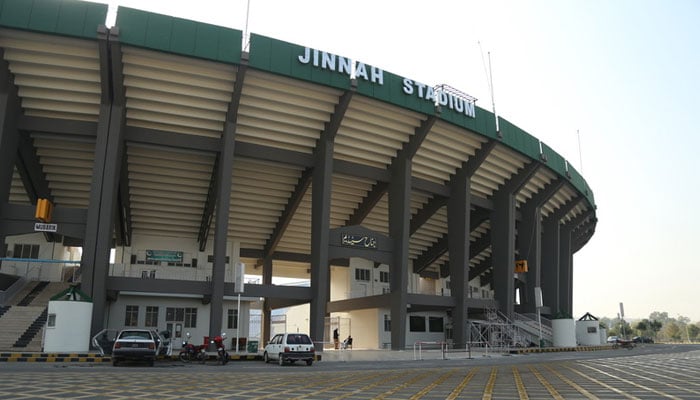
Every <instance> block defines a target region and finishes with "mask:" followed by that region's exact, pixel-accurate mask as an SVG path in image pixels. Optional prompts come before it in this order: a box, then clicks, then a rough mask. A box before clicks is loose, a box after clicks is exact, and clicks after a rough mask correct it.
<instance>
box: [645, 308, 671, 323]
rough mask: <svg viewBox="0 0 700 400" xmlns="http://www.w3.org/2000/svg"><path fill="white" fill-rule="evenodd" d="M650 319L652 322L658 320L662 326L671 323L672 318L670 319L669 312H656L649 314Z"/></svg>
mask: <svg viewBox="0 0 700 400" xmlns="http://www.w3.org/2000/svg"><path fill="white" fill-rule="evenodd" d="M649 319H650V320H656V321H659V322H661V323H662V324H665V323H666V322H669V320H670V319H671V318H669V316H668V313H667V312H665V311H664V312H658V311H654V312H653V313H651V314H649Z"/></svg>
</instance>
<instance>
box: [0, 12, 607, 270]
mask: <svg viewBox="0 0 700 400" xmlns="http://www.w3.org/2000/svg"><path fill="white" fill-rule="evenodd" d="M106 10H107V9H106V6H105V5H101V4H94V3H83V2H77V1H69V0H64V1H55V2H49V1H46V2H12V3H9V2H6V3H5V7H4V8H3V9H2V13H1V14H0V26H1V29H0V48H1V49H2V60H3V61H4V62H5V63H6V68H8V69H9V72H11V74H12V76H13V77H14V83H15V85H16V87H17V88H18V94H19V97H20V100H21V106H22V110H23V114H22V116H21V118H20V121H19V124H18V125H19V126H20V129H22V130H23V131H25V132H27V133H28V134H27V137H28V138H29V139H30V140H29V141H28V143H29V144H28V145H29V146H31V149H33V150H34V151H35V154H36V160H35V161H36V164H37V165H38V166H40V169H41V172H43V175H44V177H45V182H44V183H45V185H46V186H47V187H48V190H49V191H50V195H51V197H52V198H53V200H54V203H55V204H56V205H57V206H64V207H78V208H86V207H87V206H88V203H89V197H90V182H91V179H92V165H93V161H94V157H95V154H94V143H95V132H96V126H97V123H98V118H99V117H100V107H101V105H102V104H105V103H107V102H115V103H117V104H121V105H123V106H124V107H125V109H126V120H125V137H126V151H125V157H124V163H123V165H124V166H123V171H122V175H123V176H122V181H121V184H120V196H121V201H120V204H121V207H120V209H119V210H118V211H117V212H118V215H119V219H120V223H117V227H116V229H115V237H116V239H117V242H118V243H119V244H127V245H128V243H129V241H130V238H131V235H155V236H167V237H184V238H191V239H197V240H199V242H200V245H202V246H203V245H204V244H205V243H206V241H207V234H208V231H209V230H210V229H212V230H213V228H212V224H213V222H212V221H213V217H212V216H213V215H214V214H215V212H216V210H215V207H214V206H213V201H214V196H213V195H212V193H213V191H214V189H215V188H216V185H217V182H216V165H217V162H218V160H217V155H216V154H217V151H218V149H219V142H220V138H221V135H222V132H223V130H224V126H225V125H226V124H227V123H235V124H236V133H235V140H236V145H235V149H236V150H235V153H236V158H235V161H234V165H233V170H232V182H233V185H232V188H231V206H230V210H229V211H230V214H229V215H230V218H229V230H228V236H229V240H233V241H239V242H240V243H241V248H242V249H243V250H242V254H243V255H247V256H248V257H250V258H262V257H264V256H270V255H271V254H273V253H275V254H278V255H280V257H278V258H279V259H286V260H287V264H288V265H289V266H292V267H293V266H294V265H296V264H295V261H300V262H302V264H303V261H304V257H303V256H300V255H304V254H309V252H310V240H311V228H310V218H311V190H310V186H311V179H310V176H311V168H312V165H313V154H314V150H315V148H316V143H317V141H318V140H319V139H320V137H321V135H322V132H324V129H325V128H326V127H327V126H328V124H332V123H337V124H338V126H337V128H338V129H337V133H336V135H335V139H334V174H333V178H332V184H333V188H332V194H331V215H330V219H331V221H330V227H331V228H336V227H339V226H344V225H353V224H360V223H361V224H362V225H364V226H366V227H368V228H370V229H373V230H376V231H379V232H383V233H387V232H388V202H387V182H388V181H389V180H390V177H391V174H390V170H391V166H392V162H394V160H395V159H396V157H397V154H399V152H401V151H408V152H410V154H411V155H412V195H411V211H412V216H413V217H412V218H413V219H412V224H411V239H410V257H411V259H413V260H414V261H415V260H417V259H420V258H421V257H424V256H425V254H426V252H428V251H429V250H430V249H433V248H435V246H436V245H438V244H439V243H440V240H441V239H442V238H443V237H445V236H446V234H447V211H446V201H445V199H446V198H447V197H448V196H449V191H450V187H449V183H450V180H451V179H452V177H453V176H455V174H457V173H458V172H459V171H460V170H461V169H462V168H465V165H467V164H468V162H469V161H470V160H472V159H473V158H474V157H481V156H482V153H480V151H481V150H482V149H485V148H488V149H489V150H490V151H488V152H486V153H484V155H485V158H484V160H483V162H482V163H480V164H478V165H479V166H478V168H477V169H476V171H474V174H473V176H472V179H471V183H472V185H471V196H472V204H473V206H474V207H475V211H478V210H476V209H484V210H488V209H489V208H490V207H492V199H493V197H494V196H495V195H496V194H497V193H498V191H499V190H501V189H502V188H503V187H504V186H505V185H506V184H507V183H508V182H509V181H510V180H511V179H513V178H514V177H518V176H519V174H522V173H527V174H528V175H527V179H526V180H525V183H524V184H523V185H522V186H521V188H520V190H519V192H517V194H516V201H517V207H522V206H523V205H524V204H526V203H527V202H528V201H530V200H531V199H533V198H534V197H536V196H537V195H538V193H543V192H544V191H545V190H552V189H551V188H553V187H554V188H556V190H555V191H554V192H553V195H551V196H550V197H548V200H547V201H546V202H545V203H544V205H543V206H542V215H543V217H544V218H547V217H548V216H550V215H556V216H557V217H560V218H561V221H562V223H565V222H567V221H571V220H576V219H577V218H579V219H582V221H578V220H577V223H578V222H580V223H581V229H580V233H579V236H578V238H577V241H576V242H575V246H577V247H576V249H578V248H580V247H582V246H583V245H584V244H585V243H586V242H587V241H588V239H589V238H590V237H591V236H592V234H593V232H594V229H595V223H596V219H595V203H594V199H593V193H592V191H591V190H590V189H589V187H588V185H587V183H586V181H585V180H584V179H583V177H582V176H581V175H580V174H579V173H578V172H577V171H576V170H575V169H574V168H573V167H572V166H571V165H570V164H569V163H568V162H567V161H566V160H565V159H564V158H563V157H561V156H560V155H559V154H557V153H556V152H555V151H554V150H552V149H551V148H550V147H549V146H547V145H546V144H545V143H542V142H540V141H539V140H538V139H537V138H535V137H534V136H531V135H530V134H528V133H526V132H524V131H522V130H521V129H519V128H518V127H516V126H515V125H513V124H511V123H509V122H508V121H506V120H504V119H500V124H499V125H500V131H499V132H496V127H495V120H494V116H493V114H491V113H490V112H488V111H486V110H484V109H482V108H479V107H478V106H476V105H475V104H474V103H473V102H472V100H473V99H470V98H466V97H460V96H459V94H451V93H448V92H447V91H445V90H440V89H439V88H436V87H432V86H429V85H424V84H422V83H420V82H415V81H413V80H411V79H409V78H404V77H401V76H398V75H394V74H391V73H389V72H387V71H383V70H381V69H379V68H377V67H374V66H371V65H368V64H363V63H354V62H353V61H352V60H348V59H346V58H344V57H341V56H338V55H334V54H331V53H326V52H322V51H318V50H315V49H309V48H305V47H302V46H299V45H295V44H290V43H286V42H283V41H279V40H276V39H272V38H268V37H264V36H259V35H252V36H251V39H250V47H249V52H242V51H241V49H242V45H241V44H242V35H241V32H240V31H237V30H233V29H228V28H223V27H217V26H212V25H208V24H203V23H199V22H194V21H188V20H183V19H179V18H174V17H169V16H164V15H158V14H152V13H147V12H143V11H139V10H134V9H130V8H123V7H120V8H119V10H118V17H117V22H116V26H115V27H114V28H111V29H106V28H104V26H102V27H101V28H99V29H98V26H99V25H100V24H103V23H104V20H105V17H106ZM241 68H246V73H245V75H244V76H245V78H244V79H243V80H242V82H237V76H241V74H238V72H239V69H241ZM237 84H239V85H241V86H240V91H239V92H238V93H239V95H238V94H236V90H235V88H236V85H237ZM436 97H437V98H438V101H439V102H440V103H441V104H440V106H439V107H436V105H435V98H436ZM234 103H235V104H237V106H238V107H237V108H236V112H235V115H231V109H232V107H231V105H232V104H234ZM339 109H342V112H343V113H342V115H343V117H342V119H339V120H337V121H334V115H337V111H338V110H339ZM533 165H535V166H537V168H532V166H533ZM548 188H549V189H548ZM10 200H11V201H12V202H20V203H31V202H32V201H33V200H35V199H33V198H32V195H31V194H30V191H28V190H27V189H26V185H25V184H24V183H23V180H22V173H21V171H18V170H16V171H15V176H14V180H13V186H12V191H11V199H10ZM560 214H561V215H560ZM473 228H474V229H473V230H472V242H473V243H477V242H478V241H479V239H480V238H481V237H483V236H484V235H486V234H487V233H488V232H489V221H488V219H484V220H483V221H480V223H479V224H478V225H477V226H474V227H473ZM281 255H286V256H284V257H283V256H281ZM295 255H296V256H295ZM489 257H490V249H489V248H488V246H486V247H485V248H483V249H481V251H480V253H478V254H475V255H474V257H473V258H472V264H473V265H478V264H479V263H481V262H483V261H484V260H487V259H489ZM433 258H434V259H432V260H431V261H430V263H429V265H428V267H427V268H426V269H425V270H426V271H431V270H433V271H438V270H439V267H440V265H442V264H444V263H445V262H447V260H448V254H447V253H446V252H445V251H443V252H441V253H439V254H438V256H437V257H433Z"/></svg>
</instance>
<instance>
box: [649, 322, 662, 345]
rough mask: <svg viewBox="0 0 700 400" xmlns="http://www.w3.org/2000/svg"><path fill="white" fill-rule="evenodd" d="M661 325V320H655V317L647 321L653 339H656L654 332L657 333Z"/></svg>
mask: <svg viewBox="0 0 700 400" xmlns="http://www.w3.org/2000/svg"><path fill="white" fill-rule="evenodd" d="M662 326H663V325H662V324H661V321H657V320H655V319H652V320H651V321H649V330H651V331H652V332H653V334H654V340H656V334H657V333H659V331H660V330H661V327H662Z"/></svg>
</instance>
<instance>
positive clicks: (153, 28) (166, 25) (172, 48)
mask: <svg viewBox="0 0 700 400" xmlns="http://www.w3.org/2000/svg"><path fill="white" fill-rule="evenodd" d="M116 26H118V27H119V41H120V42H121V43H123V44H129V45H133V46H138V47H145V48H148V49H152V50H158V51H164V52H168V53H175V54H180V55H184V56H189V57H197V58H202V59H207V60H213V61H220V62H223V63H227V64H238V63H240V62H241V41H242V33H241V31H239V30H236V29H229V28H224V27H221V26H216V25H211V24H205V23H202V22H195V21H189V20H186V19H182V18H175V17H170V16H167V15H162V14H155V13H149V12H146V11H141V10H136V9H133V8H128V7H119V9H118V10H117V22H116Z"/></svg>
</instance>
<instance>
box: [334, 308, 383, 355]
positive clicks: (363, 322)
mask: <svg viewBox="0 0 700 400" xmlns="http://www.w3.org/2000/svg"><path fill="white" fill-rule="evenodd" d="M347 314H348V318H349V319H350V332H341V336H340V341H341V342H342V341H343V340H345V338H347V337H348V335H352V348H353V349H358V348H360V349H377V348H379V346H380V345H381V344H378V342H379V326H378V322H377V309H376V308H373V309H369V310H355V311H351V312H349V313H347Z"/></svg>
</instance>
